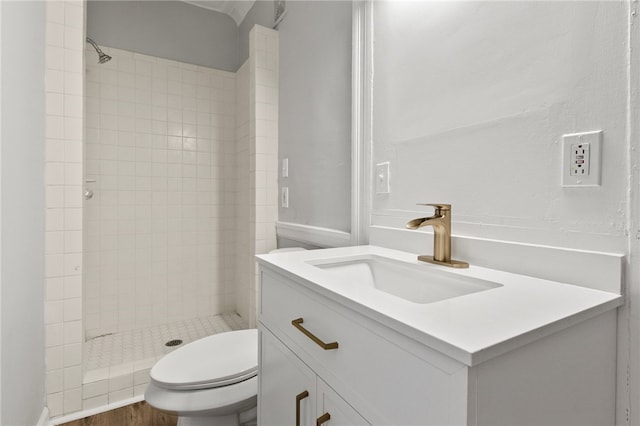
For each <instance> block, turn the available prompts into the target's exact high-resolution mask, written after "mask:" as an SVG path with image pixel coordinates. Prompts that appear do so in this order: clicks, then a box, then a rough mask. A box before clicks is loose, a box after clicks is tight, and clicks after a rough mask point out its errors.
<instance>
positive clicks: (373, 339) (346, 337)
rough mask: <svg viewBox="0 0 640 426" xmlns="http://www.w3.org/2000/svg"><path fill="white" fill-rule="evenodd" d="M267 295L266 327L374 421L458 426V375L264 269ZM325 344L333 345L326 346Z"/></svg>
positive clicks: (262, 305)
mask: <svg viewBox="0 0 640 426" xmlns="http://www.w3.org/2000/svg"><path fill="white" fill-rule="evenodd" d="M260 293H261V301H260V322H261V323H262V324H263V325H264V326H265V327H267V328H269V329H270V330H271V331H272V332H273V333H274V334H276V335H277V336H278V337H279V338H280V339H281V340H282V341H283V342H284V343H285V344H286V345H287V346H289V347H290V348H291V350H293V351H294V353H296V355H298V356H299V357H300V358H301V359H303V360H304V361H305V363H307V364H308V365H309V366H310V367H311V368H312V369H313V370H314V371H316V373H317V374H318V375H319V376H320V377H322V378H323V379H324V380H325V381H326V382H327V384H328V385H329V386H331V387H332V388H333V389H335V390H336V391H337V392H338V393H339V394H340V395H342V397H343V398H345V399H346V400H348V401H349V402H350V403H351V404H352V406H353V407H354V408H355V409H356V410H357V411H358V412H360V413H361V414H362V415H363V416H364V417H365V418H366V419H367V420H368V421H370V422H372V423H373V424H385V423H386V424H391V423H394V424H405V425H410V424H439V425H447V424H452V423H454V421H453V420H452V418H451V412H452V408H453V409H455V410H456V411H457V408H458V407H451V394H452V392H453V391H454V390H456V391H457V392H459V391H460V389H459V387H457V386H458V385H457V383H458V382H459V381H457V380H453V378H452V373H451V372H446V371H443V370H442V369H439V368H436V367H435V366H433V365H431V364H429V363H428V362H426V361H424V360H423V359H421V358H418V357H417V356H415V355H413V354H411V353H410V352H408V351H407V350H405V349H403V348H401V347H400V346H397V345H396V344H394V343H392V342H390V341H388V340H386V339H385V338H383V337H382V336H380V335H378V334H376V333H375V332H373V331H372V330H371V329H369V328H367V327H364V326H363V325H362V324H368V322H369V321H368V320H367V321H365V318H364V317H360V316H359V314H356V313H353V312H350V311H349V310H348V309H347V308H345V307H343V306H341V305H339V304H337V303H335V302H334V301H331V300H329V299H327V298H325V297H324V296H322V295H319V294H317V293H315V292H312V291H310V290H308V289H306V288H304V287H302V286H301V285H299V284H296V283H295V282H294V281H291V280H289V279H287V278H285V277H283V276H282V275H279V274H276V273H273V272H271V271H269V270H264V269H263V270H262V273H261V291H260ZM297 319H302V323H299V324H297V326H298V327H296V326H294V325H293V324H292V321H294V320H297ZM298 322H300V321H298ZM299 327H302V328H304V329H306V330H307V331H306V333H305V332H304V331H303V330H301V329H300V328H299ZM370 328H372V327H370ZM314 339H315V340H314ZM316 340H317V341H316ZM322 342H324V343H326V344H328V346H329V347H327V348H326V349H325V348H323V347H321V343H322ZM334 342H335V343H337V348H332V347H333V346H336V345H332V343H334ZM460 369H462V367H460ZM454 388H455V389H454ZM389 394H392V395H394V398H392V399H389V398H388V395H389ZM417 395H418V397H416V396H417ZM460 408H461V409H462V407H460ZM465 408H466V407H465ZM390 419H393V421H391V420H390Z"/></svg>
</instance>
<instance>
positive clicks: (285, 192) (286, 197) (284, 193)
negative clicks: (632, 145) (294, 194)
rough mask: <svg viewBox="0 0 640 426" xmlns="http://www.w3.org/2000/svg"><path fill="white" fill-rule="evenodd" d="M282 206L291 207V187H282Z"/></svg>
mask: <svg viewBox="0 0 640 426" xmlns="http://www.w3.org/2000/svg"><path fill="white" fill-rule="evenodd" d="M280 201H281V205H282V207H284V208H285V209H286V208H289V188H287V187H286V186H283V187H282V192H281V197H280Z"/></svg>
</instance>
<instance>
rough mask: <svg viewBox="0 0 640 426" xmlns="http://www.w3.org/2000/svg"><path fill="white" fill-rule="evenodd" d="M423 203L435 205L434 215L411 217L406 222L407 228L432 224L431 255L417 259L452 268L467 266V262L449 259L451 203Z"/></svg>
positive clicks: (417, 227)
mask: <svg viewBox="0 0 640 426" xmlns="http://www.w3.org/2000/svg"><path fill="white" fill-rule="evenodd" d="M425 205H428V206H432V207H435V212H434V215H433V216H429V217H420V218H417V219H412V220H410V221H409V222H407V224H406V227H407V229H419V228H422V227H424V226H433V256H418V260H421V261H424V262H431V263H436V264H438V265H445V266H451V267H454V268H468V267H469V264H468V263H466V262H461V261H458V260H452V259H451V205H450V204H425Z"/></svg>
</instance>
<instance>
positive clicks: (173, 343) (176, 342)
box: [164, 339, 182, 346]
mask: <svg viewBox="0 0 640 426" xmlns="http://www.w3.org/2000/svg"><path fill="white" fill-rule="evenodd" d="M181 344H182V340H180V339H174V340H169V341H168V342H167V343H165V344H164V345H165V346H178V345H181Z"/></svg>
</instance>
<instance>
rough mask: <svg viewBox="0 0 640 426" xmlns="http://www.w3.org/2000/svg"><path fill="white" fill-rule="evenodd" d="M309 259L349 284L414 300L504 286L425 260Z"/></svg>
mask: <svg viewBox="0 0 640 426" xmlns="http://www.w3.org/2000/svg"><path fill="white" fill-rule="evenodd" d="M308 263H310V264H311V265H313V266H315V267H317V268H320V269H323V270H325V271H327V272H329V273H331V274H335V276H336V277H339V278H340V279H341V280H345V281H347V282H349V283H350V285H357V286H363V287H368V288H374V289H376V290H378V291H382V292H384V293H388V294H391V295H393V296H397V297H400V298H402V299H404V300H407V301H409V302H413V303H422V304H425V303H433V302H438V301H441V300H445V299H451V298H454V297H460V296H464V295H467V294H471V293H477V292H480V291H485V290H490V289H492V288H497V287H501V286H502V284H498V283H494V282H491V281H485V280H482V279H478V278H473V277H467V276H464V275H459V274H456V273H451V272H447V271H443V270H440V269H437V268H434V267H432V266H430V265H426V264H425V265H416V264H410V263H406V262H401V261H397V260H392V259H387V258H385V257H381V256H375V255H370V256H366V257H352V258H349V257H345V258H334V259H322V260H315V261H311V262H308Z"/></svg>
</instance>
